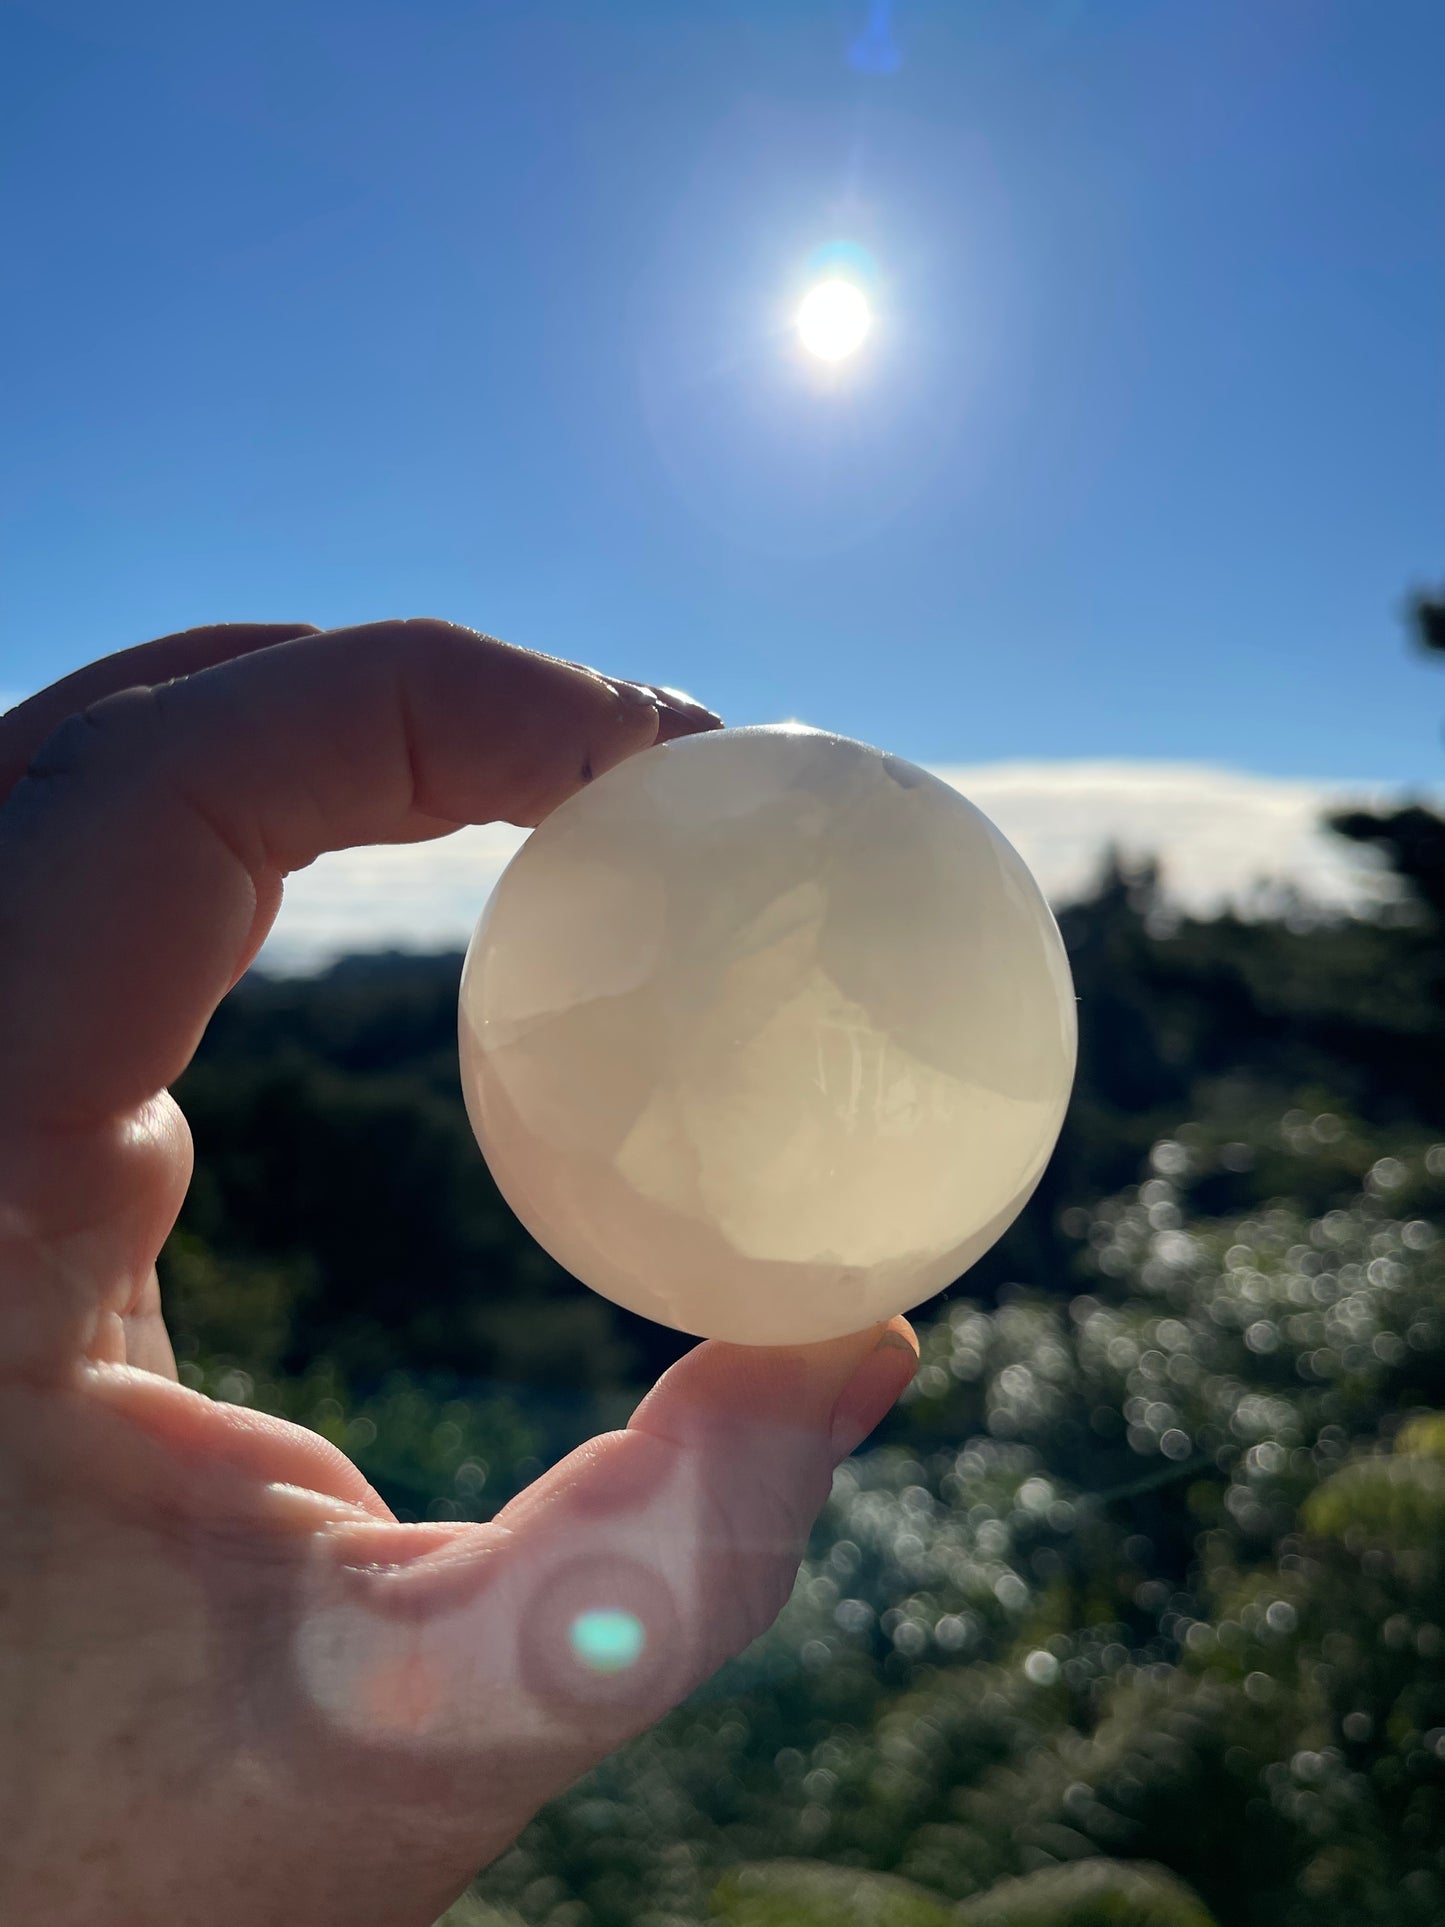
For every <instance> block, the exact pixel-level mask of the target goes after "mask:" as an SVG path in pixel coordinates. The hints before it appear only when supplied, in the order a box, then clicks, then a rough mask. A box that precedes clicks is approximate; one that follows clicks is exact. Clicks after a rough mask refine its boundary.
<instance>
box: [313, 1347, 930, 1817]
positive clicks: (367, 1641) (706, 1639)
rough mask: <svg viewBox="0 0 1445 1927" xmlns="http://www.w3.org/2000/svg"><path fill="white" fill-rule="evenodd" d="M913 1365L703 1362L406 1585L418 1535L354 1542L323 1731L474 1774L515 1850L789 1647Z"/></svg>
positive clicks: (328, 1645)
mask: <svg viewBox="0 0 1445 1927" xmlns="http://www.w3.org/2000/svg"><path fill="white" fill-rule="evenodd" d="M917 1357H918V1354H917V1342H916V1340H915V1338H914V1336H913V1332H912V1328H911V1327H910V1326H909V1324H908V1322H907V1320H906V1319H903V1318H896V1319H894V1320H892V1322H891V1323H890V1324H888V1325H885V1326H878V1327H874V1328H873V1329H872V1330H870V1331H867V1332H860V1333H856V1334H854V1335H853V1336H851V1337H848V1338H840V1339H834V1340H831V1341H829V1342H828V1343H826V1344H822V1345H812V1346H804V1347H794V1348H786V1349H784V1348H773V1347H751V1346H741V1345H727V1344H722V1343H718V1342H711V1343H708V1344H703V1345H699V1346H698V1347H697V1348H696V1349H695V1350H694V1351H692V1352H690V1353H689V1354H688V1355H687V1356H686V1357H685V1358H684V1359H682V1360H681V1361H680V1363H678V1364H677V1365H675V1366H674V1367H673V1368H672V1369H671V1371H669V1372H668V1373H666V1374H665V1376H664V1377H663V1378H662V1379H661V1380H660V1381H659V1383H658V1384H657V1385H656V1386H655V1387H654V1389H653V1390H652V1391H651V1392H650V1393H649V1394H648V1395H647V1397H646V1398H645V1399H644V1400H643V1402H642V1404H641V1405H640V1406H639V1408H638V1410H637V1412H636V1413H635V1414H634V1416H633V1418H632V1421H631V1423H630V1425H629V1426H628V1427H627V1429H626V1430H625V1431H621V1432H613V1433H608V1434H605V1435H604V1436H602V1437H601V1438H596V1439H592V1440H590V1441H589V1442H588V1443H587V1444H586V1445H583V1446H581V1447H579V1448H578V1450H577V1451H575V1452H574V1453H572V1454H571V1455H570V1457H568V1458H566V1459H564V1460H563V1461H562V1463H561V1464H560V1465H558V1466H556V1467H555V1468H554V1469H553V1470H552V1471H551V1472H549V1473H547V1474H546V1475H544V1477H543V1478H541V1479H539V1480H538V1481H537V1483H536V1484H535V1485H533V1486H531V1487H530V1488H529V1489H528V1490H527V1491H526V1492H524V1493H522V1494H521V1495H520V1496H519V1497H518V1498H517V1499H515V1500H513V1502H512V1503H511V1504H510V1505H509V1506H508V1507H506V1509H505V1510H504V1511H503V1512H502V1513H500V1514H499V1515H498V1517H497V1519H496V1520H494V1521H493V1522H492V1523H491V1524H490V1525H485V1526H475V1527H471V1528H464V1529H461V1530H457V1529H453V1536H451V1537H450V1538H449V1539H448V1540H447V1541H446V1542H445V1543H443V1544H442V1545H440V1546H437V1545H436V1542H435V1539H434V1538H433V1537H432V1536H431V1535H429V1534H428V1535H424V1536H423V1538H422V1539H421V1541H420V1543H421V1544H422V1545H423V1546H424V1547H425V1546H430V1547H431V1548H432V1549H430V1550H424V1551H423V1552H422V1555H421V1556H420V1557H416V1558H413V1559H411V1560H409V1561H405V1562H401V1563H395V1562H394V1555H393V1554H392V1553H391V1552H389V1551H388V1550H387V1548H388V1547H389V1546H393V1545H398V1544H400V1545H405V1544H406V1543H408V1541H407V1540H406V1539H405V1538H401V1539H395V1538H393V1537H392V1535H396V1534H407V1533H408V1532H409V1531H410V1529H409V1528H397V1527H387V1526H385V1525H380V1524H373V1523H370V1522H364V1521H353V1522H346V1523H338V1524H337V1525H335V1526H334V1527H333V1528H332V1529H331V1530H330V1532H329V1533H328V1534H327V1535H325V1538H324V1540H323V1542H322V1543H323V1553H322V1558H323V1560H324V1570H323V1571H322V1572H321V1573H318V1574H317V1575H316V1577H317V1578H318V1580H319V1581H320V1585H319V1589H317V1590H313V1591H312V1593H311V1597H312V1600H313V1602H315V1603H314V1604H313V1609H312V1610H311V1611H310V1613H309V1614H308V1615H307V1618H306V1620H305V1621H304V1623H303V1624H302V1625H301V1626H299V1627H298V1629H297V1637H296V1641H295V1645H294V1651H295V1654H296V1659H297V1665H298V1668H299V1670H300V1674H301V1684H302V1685H303V1686H304V1688H305V1689H306V1692H307V1694H308V1695H309V1697H310V1699H311V1701H312V1703H313V1705H314V1707H315V1710H316V1712H317V1714H319V1715H320V1716H322V1718H323V1719H324V1720H325V1721H326V1722H327V1723H329V1724H332V1725H333V1726H339V1727H341V1728H342V1729H344V1731H345V1733H346V1734H347V1736H348V1737H349V1738H350V1739H352V1740H353V1741H355V1740H360V1741H363V1742H370V1743H372V1744H374V1745H375V1746H377V1747H379V1748H381V1749H383V1750H390V1749H392V1748H394V1747H396V1746H398V1745H401V1746H403V1747H405V1748H406V1749H407V1750H408V1751H411V1750H416V1751H419V1752H421V1753H429V1752H430V1753H435V1754H437V1755H438V1756H444V1757H445V1758H446V1760H447V1762H448V1765H449V1769H450V1771H451V1773H452V1774H454V1775H455V1774H461V1775H462V1777H463V1778H466V1777H470V1776H468V1775H467V1774H466V1770H465V1762H466V1761H468V1760H470V1762H471V1763H472V1764H473V1765H474V1766H476V1767H479V1768H481V1769H482V1770H483V1771H482V1780H481V1783H480V1784H481V1785H484V1786H485V1788H486V1791H487V1795H488V1805H489V1807H492V1808H495V1806H496V1803H497V1801H498V1800H499V1798H500V1799H501V1801H502V1802H503V1804H504V1805H506V1804H509V1803H510V1804H511V1805H512V1806H514V1807H515V1808H516V1809H519V1810H515V1811H512V1812H510V1813H507V1814H497V1813H495V1812H494V1813H493V1818H495V1819H497V1820H499V1821H501V1822H504V1824H503V1828H502V1830H503V1833H504V1834H505V1833H506V1829H507V1827H508V1826H510V1827H511V1828H513V1829H515V1827H516V1826H517V1825H519V1824H521V1821H522V1820H523V1819H524V1818H525V1817H526V1816H527V1814H528V1813H530V1811H531V1810H532V1808H534V1807H535V1806H537V1805H539V1804H540V1803H541V1802H542V1801H543V1800H545V1799H547V1798H549V1797H551V1795H552V1794H553V1793H555V1792H557V1791H559V1790H560V1789H561V1788H562V1787H563V1786H566V1785H567V1784H569V1783H570V1782H571V1781H572V1780H573V1779H575V1778H576V1777H577V1775H578V1774H580V1773H581V1772H583V1771H585V1770H586V1768H587V1767H589V1766H590V1765H592V1764H593V1763H594V1762H595V1761H596V1760H598V1759H600V1758H602V1757H603V1756H604V1755H605V1754H607V1753H609V1752H611V1751H612V1749H613V1748H614V1747H616V1746H618V1745H620V1744H621V1742H622V1741H623V1740H625V1739H627V1738H629V1737H630V1736H631V1735H633V1734H634V1733H636V1732H638V1731H640V1730H641V1729H642V1728H643V1727H645V1726H648V1725H650V1724H651V1723H652V1722H653V1721H654V1720H656V1719H657V1718H658V1717H659V1716H660V1715H661V1714H662V1713H664V1712H665V1711H666V1710H667V1709H668V1708H669V1707H670V1706H672V1705H674V1704H675V1703H676V1702H677V1701H678V1700H680V1699H682V1698H684V1697H685V1696H686V1695H687V1694H688V1693H689V1692H690V1691H691V1690H692V1689H693V1687H695V1686H696V1685H698V1684H699V1683H700V1682H701V1681H702V1680H704V1679H706V1678H707V1677H708V1675H709V1674H710V1673H712V1672H713V1671H715V1670H716V1668H717V1667H718V1666H719V1664H721V1662H722V1661H723V1660H724V1659H726V1658H728V1657H729V1656H730V1655H731V1654H733V1653H736V1652H738V1651H740V1650H741V1649H742V1647H744V1646H745V1645H747V1644H748V1643H749V1641H751V1640H752V1639H754V1638H756V1636H757V1635H758V1634H759V1633H761V1632H762V1631H764V1630H765V1629H766V1627H767V1626H768V1625H770V1624H771V1622H772V1620H773V1619H774V1618H775V1616H776V1615H777V1613H778V1611H779V1609H780V1608H781V1606H782V1605H783V1603H784V1601H785V1600H786V1599H787V1597H788V1594H789V1592H790V1590H791V1588H792V1584H793V1580H794V1577H795V1575H796V1572H797V1567H798V1562H799V1560H800V1558H801V1556H802V1553H803V1551H804V1548H805V1546H806V1544H807V1539H808V1534H809V1531H810V1529H811V1527H812V1525H813V1522H814V1520H815V1518H816V1516H817V1513H818V1511H819V1509H820V1507H821V1506H822V1504H823V1502H824V1500H825V1499H826V1498H827V1496H828V1492H829V1489H830V1485H831V1479H832V1473H833V1469H834V1467H835V1466H836V1465H837V1464H838V1463H839V1461H840V1460H842V1459H844V1458H846V1457H847V1456H848V1454H849V1453H850V1452H852V1451H853V1450H854V1448H855V1447H856V1446H857V1445H858V1444H859V1443H860V1442H861V1441H862V1440H863V1439H864V1438H865V1437H866V1436H867V1435H868V1433H869V1432H870V1431H872V1429H873V1427H874V1426H875V1425H876V1424H877V1423H878V1421H879V1420H880V1419H881V1418H882V1417H883V1415H884V1414H885V1412H886V1411H887V1410H888V1408H889V1407H890V1406H891V1405H892V1404H893V1403H894V1401H895V1400H896V1399H897V1397H898V1396H899V1394H900V1393H901V1392H902V1390H903V1388H904V1386H905V1385H906V1384H907V1382H908V1380H909V1379H910V1377H911V1376H912V1373H913V1369H914V1367H915V1365H916V1364H917ZM439 1763H440V1759H439ZM453 1787H454V1790H456V1789H457V1782H456V1780H455V1779H454V1780H453ZM479 1790H480V1786H479Z"/></svg>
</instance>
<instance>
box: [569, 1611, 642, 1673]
mask: <svg viewBox="0 0 1445 1927" xmlns="http://www.w3.org/2000/svg"><path fill="white" fill-rule="evenodd" d="M568 1636H569V1638H570V1639H571V1642H572V1651H573V1652H574V1653H575V1654H576V1656H577V1657H578V1659H580V1660H581V1661H582V1664H583V1665H584V1666H588V1667H590V1668H591V1670H592V1671H593V1672H594V1673H624V1672H626V1670H627V1668H628V1667H629V1666H633V1665H635V1664H636V1662H637V1660H638V1658H639V1656H640V1655H641V1652H642V1648H643V1645H644V1643H645V1642H644V1635H643V1631H642V1621H641V1620H640V1619H638V1617H637V1615H636V1614H635V1613H629V1612H618V1611H593V1612H585V1613H578V1615H577V1617H576V1618H575V1619H574V1620H573V1621H572V1627H571V1631H570V1633H569V1635H568Z"/></svg>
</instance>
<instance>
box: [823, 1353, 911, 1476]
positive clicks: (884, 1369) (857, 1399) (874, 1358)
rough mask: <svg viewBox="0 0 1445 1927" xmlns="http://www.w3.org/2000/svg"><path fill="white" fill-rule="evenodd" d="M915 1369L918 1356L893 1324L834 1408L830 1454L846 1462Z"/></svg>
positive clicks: (856, 1373)
mask: <svg viewBox="0 0 1445 1927" xmlns="http://www.w3.org/2000/svg"><path fill="white" fill-rule="evenodd" d="M917 1367H918V1353H917V1351H916V1350H915V1349H914V1347H913V1346H912V1345H911V1344H910V1343H909V1341H908V1340H907V1339H906V1338H905V1337H904V1335H903V1333H902V1332H901V1331H898V1330H896V1329H895V1327H893V1326H892V1325H890V1326H888V1327H887V1328H886V1330H884V1331H883V1332H882V1333H881V1335H880V1336H879V1339H878V1343H877V1344H876V1345H875V1346H874V1347H873V1350H872V1351H871V1352H869V1354H868V1356H867V1357H866V1358H865V1359H864V1360H863V1363H862V1364H861V1365H860V1366H859V1367H858V1369H857V1371H856V1372H855V1373H854V1374H853V1376H852V1378H851V1379H850V1380H849V1382H848V1384H847V1385H846V1386H845V1387H844V1388H843V1390H842V1392H841V1393H840V1394H839V1397H838V1402H837V1404H836V1405H835V1406H834V1407H833V1420H832V1430H831V1433H830V1438H831V1442H832V1447H833V1455H834V1457H835V1459H837V1460H840V1461H841V1460H843V1459H846V1458H847V1457H848V1456H849V1454H850V1453H852V1452H856V1451H857V1449H858V1447H859V1446H860V1445H861V1444H862V1443H863V1441H864V1439H866V1438H867V1436H868V1434H869V1433H870V1432H871V1431H872V1430H873V1429H874V1427H875V1426H876V1425H878V1424H880V1423H881V1422H882V1420H883V1419H884V1418H885V1417H886V1416H887V1415H888V1413H889V1412H891V1411H892V1409H893V1407H894V1406H895V1405H896V1404H897V1403H898V1400H899V1398H900V1397H901V1396H902V1393H903V1389H904V1387H905V1386H906V1385H907V1384H908V1382H909V1380H910V1379H911V1378H912V1377H913V1374H914V1372H915V1371H916V1370H917Z"/></svg>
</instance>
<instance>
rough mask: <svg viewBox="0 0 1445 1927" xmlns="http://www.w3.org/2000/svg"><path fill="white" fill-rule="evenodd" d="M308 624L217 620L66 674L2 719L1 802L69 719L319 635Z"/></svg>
mask: <svg viewBox="0 0 1445 1927" xmlns="http://www.w3.org/2000/svg"><path fill="white" fill-rule="evenodd" d="M316 633H317V632H316V630H315V629H314V628H313V627H312V626H311V624H310V623H309V622H217V623H212V624H210V625H209V627H207V628H204V629H186V630H184V631H182V632H181V633H180V634H179V635H174V636H161V637H159V638H158V639H157V640H156V641H155V642H142V643H138V644H137V645H136V647H135V648H133V649H121V650H118V651H117V652H116V653H115V654H114V655H111V656H102V657H101V658H100V660H99V661H98V662H90V663H87V664H86V665H85V667H84V668H83V669H77V670H76V671H75V672H74V674H72V675H69V676H62V678H61V679H60V681H59V682H56V683H51V685H50V686H49V688H48V689H42V690H40V691H39V692H38V694H36V695H34V696H31V697H30V698H29V699H28V700H27V701H25V702H23V703H17V704H16V706H15V708H14V709H11V710H7V711H6V713H5V714H4V715H3V716H0V802H3V801H4V799H5V798H6V797H7V796H8V795H9V794H10V792H11V790H12V789H14V787H15V785H16V784H17V783H18V782H19V781H20V778H21V777H22V776H23V775H24V774H25V771H26V769H27V768H28V766H29V763H30V759H31V757H32V756H34V754H35V752H36V750H38V749H39V747H40V745H41V744H42V743H43V742H44V741H45V739H46V737H47V736H49V735H50V733H51V732H52V730H55V729H58V728H59V727H60V725H61V724H62V723H63V722H64V721H65V719H66V717H67V716H74V715H76V714H77V713H78V712H79V711H80V710H82V709H87V708H89V706H90V705H91V704H92V703H98V702H99V701H100V700H101V698H102V697H104V696H111V695H114V694H115V692H116V691H117V690H119V689H134V688H136V687H137V686H138V685H145V684H154V683H160V682H170V681H171V680H172V678H173V677H176V676H189V675H191V674H192V673H193V672H194V671H195V670H197V669H208V668H210V666H211V665H212V664H213V663H217V662H227V661H229V660H230V658H231V657H232V656H242V655H247V654H249V653H250V652H251V650H253V649H269V648H270V646H271V644H272V643H274V642H286V641H288V640H289V639H290V638H291V637H292V636H314V635H315V634H316Z"/></svg>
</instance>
